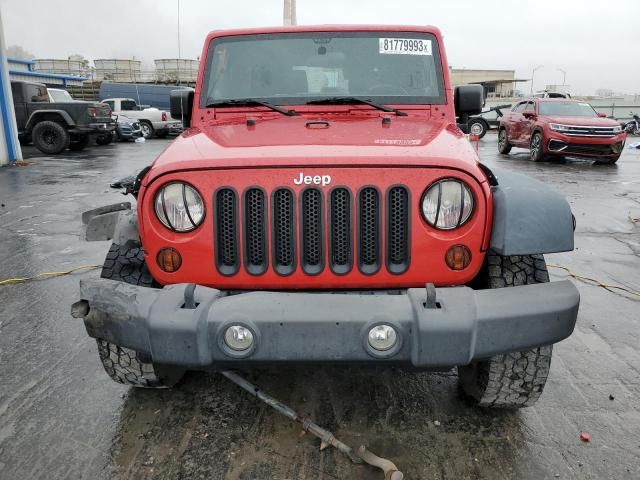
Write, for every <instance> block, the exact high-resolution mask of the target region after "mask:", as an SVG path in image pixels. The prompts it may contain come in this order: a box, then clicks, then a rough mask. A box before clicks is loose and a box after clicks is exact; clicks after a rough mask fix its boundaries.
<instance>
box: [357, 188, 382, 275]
mask: <svg viewBox="0 0 640 480" xmlns="http://www.w3.org/2000/svg"><path fill="white" fill-rule="evenodd" d="M358 197H359V198H358V204H359V219H358V265H359V267H360V270H361V271H362V273H364V274H367V275H370V274H373V273H375V272H377V271H378V269H379V268H380V243H381V242H380V194H379V193H378V190H377V189H376V188H374V187H365V188H363V189H362V190H360V193H359V194H358Z"/></svg>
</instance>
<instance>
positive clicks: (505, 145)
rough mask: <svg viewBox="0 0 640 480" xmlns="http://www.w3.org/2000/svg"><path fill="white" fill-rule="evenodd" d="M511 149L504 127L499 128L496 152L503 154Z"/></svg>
mask: <svg viewBox="0 0 640 480" xmlns="http://www.w3.org/2000/svg"><path fill="white" fill-rule="evenodd" d="M510 151H511V144H510V143H509V139H508V137H507V130H506V128H501V129H500V130H499V131H498V152H500V153H501V154H503V155H507V154H508V153H509V152H510Z"/></svg>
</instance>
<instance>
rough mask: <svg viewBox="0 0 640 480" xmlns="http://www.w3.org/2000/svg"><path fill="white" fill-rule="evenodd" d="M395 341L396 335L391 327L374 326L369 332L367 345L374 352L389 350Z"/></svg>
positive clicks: (396, 339)
mask: <svg viewBox="0 0 640 480" xmlns="http://www.w3.org/2000/svg"><path fill="white" fill-rule="evenodd" d="M397 341H398V334H397V333H396V331H395V329H394V328H393V327H392V326H391V325H376V326H375V327H373V328H372V329H371V330H369V345H371V348H373V349H374V350H378V351H381V352H383V351H385V350H389V349H390V348H392V347H393V346H394V345H395V344H396V342H397Z"/></svg>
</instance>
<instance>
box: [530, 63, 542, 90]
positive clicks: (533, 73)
mask: <svg viewBox="0 0 640 480" xmlns="http://www.w3.org/2000/svg"><path fill="white" fill-rule="evenodd" d="M542 67H544V65H538V66H537V67H536V68H534V69H533V71H532V72H531V91H530V94H531V95H533V77H534V76H535V74H536V70H539V69H541V68H542Z"/></svg>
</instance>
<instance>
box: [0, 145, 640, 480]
mask: <svg viewBox="0 0 640 480" xmlns="http://www.w3.org/2000/svg"><path fill="white" fill-rule="evenodd" d="M629 140H630V141H637V140H638V139H634V138H633V137H631V138H630V139H629ZM166 142H167V141H162V140H152V141H149V142H147V143H145V144H117V145H110V146H106V147H93V148H92V149H90V150H86V151H84V152H79V153H72V152H69V153H68V154H66V155H63V156H58V157H42V156H40V155H39V154H38V152H37V151H35V150H34V149H32V148H27V149H25V154H26V157H27V158H28V161H29V162H30V165H28V166H25V167H7V168H2V169H0V202H1V203H2V206H0V259H1V260H0V279H3V278H7V277H14V276H29V275H33V274H36V273H38V272H46V271H59V270H67V269H70V268H73V267H77V266H80V265H85V264H101V263H102V261H103V259H104V256H105V253H106V251H107V249H108V243H106V242H96V243H85V242H83V241H81V240H80V238H79V235H78V232H79V230H80V223H81V222H80V214H81V212H83V211H84V210H87V209H91V208H94V207H97V206H101V205H104V204H109V203H116V202H118V201H121V200H125V198H124V197H122V196H121V195H120V194H119V193H118V192H116V191H113V190H110V189H109V188H108V184H109V183H110V181H112V180H113V179H116V178H119V177H121V176H124V175H127V174H129V173H131V172H133V171H137V170H139V169H140V168H141V167H143V166H145V165H147V164H148V163H150V162H151V161H152V160H153V158H154V157H155V155H156V154H157V153H158V152H160V151H161V150H162V149H163V148H164V147H165V145H166ZM496 151H497V148H496V140H495V135H491V134H489V135H487V137H485V139H483V140H482V141H481V143H480V154H481V158H482V159H483V161H484V162H486V163H487V164H488V165H489V166H491V165H496V164H499V165H501V166H504V167H507V168H510V169H513V170H516V171H519V172H522V173H526V174H529V175H531V176H533V177H536V178H538V179H540V180H542V181H544V182H545V183H547V184H549V185H552V186H553V187H554V188H555V189H557V190H559V191H561V192H563V193H564V194H565V195H567V197H568V198H569V200H570V202H571V205H572V208H573V210H574V213H575V215H576V217H577V232H576V250H575V251H574V252H572V253H563V254H555V255H549V256H547V262H549V263H552V264H558V265H563V266H566V267H568V268H570V269H571V270H573V271H574V272H576V273H579V274H583V275H587V276H589V277H593V278H595V279H598V280H600V281H603V282H607V283H615V284H620V285H625V286H627V287H631V288H635V289H639V288H640V222H639V223H634V222H633V218H637V217H640V150H635V151H632V150H625V152H624V155H623V157H622V158H621V159H620V161H619V162H618V164H617V165H615V166H599V165H594V164H593V162H591V161H582V160H567V161H561V162H553V163H541V164H533V163H531V162H530V161H529V160H528V156H527V154H526V152H525V151H518V150H514V151H513V152H512V154H511V155H510V156H509V157H499V156H498V155H497V153H496ZM550 273H551V276H552V280H553V279H555V280H557V279H561V278H564V277H565V276H566V273H565V272H564V271H562V270H559V269H554V268H551V269H550ZM98 274H99V273H98V271H92V272H88V273H83V274H78V275H73V276H66V277H60V278H56V279H49V280H42V281H36V282H30V283H25V284H20V285H7V286H0V479H2V480H14V479H15V480H18V479H20V480H21V479H80V478H82V479H111V478H114V479H121V478H135V479H223V478H224V479H323V480H324V479H355V480H365V479H367V480H368V479H375V480H382V475H381V474H380V473H379V471H376V470H374V469H373V468H369V467H366V466H357V465H353V464H351V463H350V462H349V460H348V459H347V458H346V457H345V456H343V455H342V454H340V453H339V452H337V451H336V450H334V449H331V448H329V449H326V450H323V451H320V450H319V441H318V440H317V439H315V438H314V437H312V436H310V435H301V434H300V428H299V427H298V426H297V425H295V424H293V423H291V422H289V421H288V420H286V419H284V418H283V417H281V416H280V415H279V414H277V413H275V412H274V411H272V410H271V409H269V408H268V407H267V406H265V405H263V404H261V403H259V402H258V401H257V400H256V399H254V398H252V397H250V396H249V395H247V394H245V393H244V392H242V391H240V390H239V388H238V387H236V386H235V385H233V384H231V383H230V382H229V381H227V380H226V379H224V378H223V377H221V376H218V375H215V374H204V373H193V374H189V375H188V376H187V378H186V380H185V381H184V383H183V384H182V385H181V386H180V387H179V388H178V389H175V390H168V391H148V390H138V389H130V388H127V387H124V386H122V385H118V384H116V383H114V382H112V381H111V380H110V379H109V378H108V377H107V375H106V373H104V371H103V369H102V366H101V365H100V363H99V361H98V356H97V348H96V344H95V342H94V341H93V340H91V339H90V338H89V337H88V336H87V335H86V333H85V330H84V327H83V326H82V323H81V322H80V321H78V320H74V319H72V318H71V317H70V316H69V305H70V304H71V303H72V302H73V301H75V300H77V298H78V293H77V292H78V280H79V279H80V278H82V277H85V278H86V277H89V276H97V275H98ZM577 285H578V288H579V290H580V293H581V295H582V304H581V307H580V316H579V320H578V325H577V328H576V331H575V333H574V334H573V336H572V337H571V338H569V339H568V340H566V341H564V342H562V343H560V344H559V345H557V346H556V348H555V350H554V357H553V362H552V368H551V375H550V379H549V382H548V384H547V388H546V390H545V393H544V394H543V396H542V398H541V400H540V401H539V402H538V404H537V405H536V406H535V407H532V408H528V409H524V410H521V411H519V412H515V413H512V412H499V411H498V412H492V411H486V410H482V409H479V408H475V407H472V406H470V405H469V404H468V403H467V402H466V401H465V400H464V398H462V396H461V394H460V391H459V390H458V387H457V383H456V374H455V371H452V372H449V373H440V374H427V373H422V374H414V373H404V372H402V371H398V370H371V369H364V368H344V367H339V368H338V367H336V368H313V369H311V368H300V369H289V370H285V371H275V370H260V371H253V372H251V373H250V374H249V378H250V379H251V380H253V381H255V382H256V383H258V384H259V385H260V386H262V387H263V388H264V389H265V390H266V391H267V392H270V393H271V394H273V395H275V396H276V397H278V398H280V399H281V400H283V401H284V402H286V403H288V404H289V405H291V406H292V407H294V408H296V409H298V410H299V411H301V412H303V413H305V414H308V415H310V416H311V417H312V418H313V419H314V420H315V421H317V422H318V423H319V424H321V425H323V426H325V427H327V428H329V429H331V430H332V431H333V432H334V433H335V434H336V436H337V437H338V438H340V439H342V440H343V441H345V442H347V443H349V444H353V445H359V444H365V445H367V446H368V447H369V448H370V449H371V450H372V451H374V452H375V453H377V454H379V455H381V456H384V457H387V458H390V459H392V460H393V461H394V462H396V464H397V465H398V466H399V467H400V468H401V470H403V471H404V472H405V478H407V479H414V480H415V479H456V480H457V479H536V480H537V479H555V478H562V479H581V480H584V479H635V478H640V328H639V327H640V299H638V298H637V297H636V298H635V299H634V298H633V297H632V296H630V295H628V294H625V293H623V292H620V293H611V292H608V291H606V290H604V289H603V288H600V287H596V286H589V285H586V284H584V283H580V282H578V283H577ZM581 432H588V433H589V434H591V442H589V443H582V442H581V441H580V438H579V437H580V433H581Z"/></svg>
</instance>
